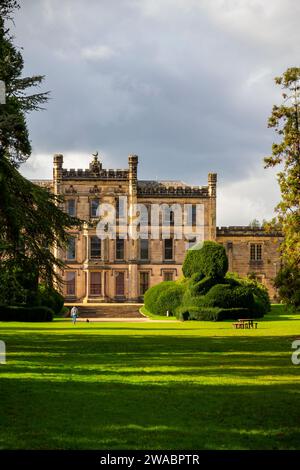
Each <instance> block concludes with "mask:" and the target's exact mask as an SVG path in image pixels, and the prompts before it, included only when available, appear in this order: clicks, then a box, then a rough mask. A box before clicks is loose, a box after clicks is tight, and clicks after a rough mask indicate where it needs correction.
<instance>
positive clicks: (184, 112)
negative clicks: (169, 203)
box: [16, 0, 300, 204]
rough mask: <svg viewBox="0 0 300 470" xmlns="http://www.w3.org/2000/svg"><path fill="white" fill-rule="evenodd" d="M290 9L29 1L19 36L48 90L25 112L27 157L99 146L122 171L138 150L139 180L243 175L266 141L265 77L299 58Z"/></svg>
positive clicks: (190, 2)
mask: <svg viewBox="0 0 300 470" xmlns="http://www.w3.org/2000/svg"><path fill="white" fill-rule="evenodd" d="M292 5H293V1H292V0H290V1H288V2H286V1H283V0H274V2H272V4H269V2H268V3H267V2H265V3H264V6H263V9H262V8H261V5H259V2H258V1H257V0H253V1H250V0H249V1H247V2H245V1H243V2H241V1H235V2H232V1H231V0H222V1H221V0H215V1H214V2H211V1H210V2H208V1H206V0H205V1H203V2H201V3H199V2H196V1H195V0H184V1H183V0H172V1H170V0H168V1H167V0H166V1H165V2H159V1H157V0H151V2H150V1H148V0H140V1H138V2H137V1H133V0H123V1H122V0H114V1H113V2H112V1H110V0H101V1H98V0H97V1H96V0H89V2H84V1H83V0H81V1H80V0H72V1H70V0H61V1H58V0H39V1H38V0H26V2H23V7H22V9H21V10H20V12H19V13H18V15H17V17H16V41H17V43H18V44H20V45H22V46H24V57H25V61H26V62H25V63H26V72H27V73H43V74H45V75H46V82H45V85H44V87H45V89H50V90H51V91H52V98H51V101H50V102H49V104H48V106H47V111H46V112H43V113H37V114H35V115H32V116H31V117H30V119H29V123H30V132H31V138H32V142H33V148H34V153H35V155H47V154H51V153H54V152H56V151H60V152H62V153H64V152H67V153H68V154H70V153H72V152H74V154H78V153H82V154H86V155H88V154H90V153H91V151H93V150H95V149H99V151H101V152H102V153H103V154H104V157H105V156H106V157H107V160H108V161H110V162H112V163H114V164H115V166H117V167H123V166H124V165H126V156H127V154H128V153H137V154H139V155H140V156H141V165H140V175H141V177H143V178H155V177H156V176H158V177H161V178H162V179H167V178H170V179H176V178H178V179H181V178H184V179H186V180H187V181H189V182H191V183H193V184H197V183H198V184H205V182H206V175H207V173H208V172H209V171H217V172H218V173H219V175H220V180H221V182H223V184H224V185H227V186H228V185H230V184H234V183H235V182H237V181H239V180H242V181H246V179H247V177H248V178H250V173H251V172H253V171H254V172H255V171H259V170H260V169H261V168H262V158H263V156H265V155H266V154H268V152H269V151H270V146H271V142H272V139H273V137H274V136H273V135H272V132H271V131H270V130H268V129H267V125H266V121H267V117H268V114H269V113H270V110H271V107H272V105H273V103H274V102H275V101H276V100H277V99H280V96H279V93H278V91H277V90H276V89H275V85H274V84H273V77H274V76H276V75H278V74H280V73H281V72H283V71H284V69H285V68H286V67H287V66H293V65H297V63H296V61H297V60H298V51H297V48H296V44H299V36H300V34H299V30H298V28H296V23H295V19H294V14H293V9H292V8H291V6H292ZM294 6H295V5H294ZM289 7H290V11H289ZM296 8H299V7H298V6H297V5H296ZM287 30H290V34H291V37H292V38H293V42H292V44H290V43H289V41H288V39H287V38H286V31H287ZM297 38H298V42H297V41H296V39H297ZM36 158H37V157H36ZM40 158H45V157H42V156H41V157H40ZM47 164H49V163H48V160H47ZM104 164H106V161H105V160H104ZM29 166H30V162H29ZM34 166H35V165H34V164H32V165H31V167H32V168H33V167H34ZM26 168H29V167H28V166H27V167H26V166H25V167H24V171H25V172H26V171H27V170H26ZM35 168H36V171H37V172H40V170H38V169H37V168H40V167H39V166H35ZM37 176H39V177H41V176H43V175H42V174H38V175H37ZM251 177H252V176H251ZM274 184H276V183H275V181H274ZM249 191H250V190H249ZM250 194H251V193H250V192H249V195H250ZM252 197H255V196H254V195H253V193H252ZM269 197H270V198H271V196H269ZM274 204H275V201H274Z"/></svg>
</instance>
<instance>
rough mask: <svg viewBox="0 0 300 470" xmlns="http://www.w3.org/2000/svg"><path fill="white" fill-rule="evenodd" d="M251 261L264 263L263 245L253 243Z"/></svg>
mask: <svg viewBox="0 0 300 470" xmlns="http://www.w3.org/2000/svg"><path fill="white" fill-rule="evenodd" d="M250 261H262V245H261V244H256V243H251V245H250Z"/></svg>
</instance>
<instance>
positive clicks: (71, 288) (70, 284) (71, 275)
mask: <svg viewBox="0 0 300 470" xmlns="http://www.w3.org/2000/svg"><path fill="white" fill-rule="evenodd" d="M75 279H76V273H75V272H74V271H68V272H67V283H66V284H67V285H66V287H67V289H66V291H67V295H75Z"/></svg>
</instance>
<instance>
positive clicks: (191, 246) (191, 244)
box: [187, 237, 197, 250]
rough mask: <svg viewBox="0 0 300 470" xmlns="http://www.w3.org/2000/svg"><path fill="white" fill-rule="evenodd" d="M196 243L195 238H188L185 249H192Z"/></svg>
mask: <svg viewBox="0 0 300 470" xmlns="http://www.w3.org/2000/svg"><path fill="white" fill-rule="evenodd" d="M196 241H197V240H196V237H194V238H190V239H189V240H188V242H187V249H188V250H190V249H191V248H193V246H194V245H196Z"/></svg>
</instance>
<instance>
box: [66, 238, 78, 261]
mask: <svg viewBox="0 0 300 470" xmlns="http://www.w3.org/2000/svg"><path fill="white" fill-rule="evenodd" d="M75 258H76V240H75V237H69V243H68V248H67V259H68V260H74V259H75Z"/></svg>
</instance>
